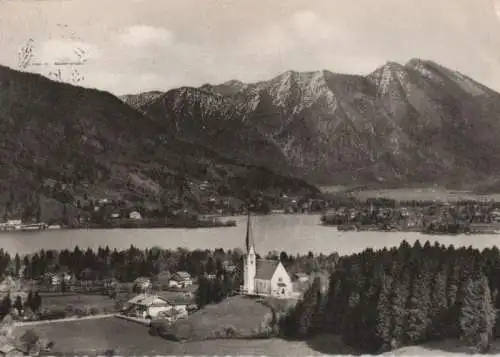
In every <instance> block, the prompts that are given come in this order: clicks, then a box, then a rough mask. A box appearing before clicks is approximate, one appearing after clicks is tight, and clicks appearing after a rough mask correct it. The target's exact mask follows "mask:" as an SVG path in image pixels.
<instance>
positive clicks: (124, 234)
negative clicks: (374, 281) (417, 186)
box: [0, 215, 500, 255]
mask: <svg viewBox="0 0 500 357" xmlns="http://www.w3.org/2000/svg"><path fill="white" fill-rule="evenodd" d="M227 219H234V220H236V222H237V226H236V227H224V228H201V229H182V228H159V229H92V230H86V229H81V230H47V231H41V232H1V233H0V247H2V248H3V249H4V250H7V251H8V252H9V253H11V254H15V253H19V254H25V253H32V252H35V251H38V250H40V249H65V248H68V249H73V248H74V247H75V246H76V245H78V246H79V247H80V248H81V249H86V248H87V247H90V248H94V249H95V248H98V247H99V246H103V247H104V246H106V245H107V246H109V248H110V249H113V248H116V249H118V250H120V249H126V248H128V247H130V245H131V244H133V245H134V246H135V247H137V248H142V249H143V248H147V247H149V248H151V247H153V246H159V247H162V248H171V249H175V248H178V247H185V248H188V249H215V248H223V249H234V248H243V247H244V242H245V231H246V217H243V216H240V217H227ZM252 222H253V223H252V231H253V236H254V241H255V245H256V250H257V252H258V253H260V254H262V255H265V254H266V253H267V252H269V251H272V250H277V251H282V250H284V251H286V252H288V253H292V254H296V253H307V252H308V251H312V252H314V253H324V254H330V253H333V252H338V253H339V254H341V255H345V254H351V253H355V252H360V251H362V250H364V249H366V248H373V249H382V248H384V247H392V246H398V245H399V244H400V243H401V241H403V240H406V241H408V242H409V243H410V244H412V243H413V242H415V241H416V240H420V242H421V243H422V244H423V243H424V242H425V241H427V240H429V241H431V242H434V241H438V242H440V243H441V244H445V245H450V244H453V245H455V246H469V245H471V246H472V247H474V248H478V249H483V248H486V247H492V246H494V245H497V246H500V234H492V235H486V234H483V235H457V236H430V235H423V234H420V233H416V232H339V231H337V228H336V227H331V226H330V227H328V226H322V225H321V224H320V216H319V215H268V216H255V217H253V220H252Z"/></svg>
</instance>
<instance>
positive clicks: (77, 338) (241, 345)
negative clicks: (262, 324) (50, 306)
mask: <svg viewBox="0 0 500 357" xmlns="http://www.w3.org/2000/svg"><path fill="white" fill-rule="evenodd" d="M30 328H32V329H33V330H34V331H35V332H36V333H37V334H38V335H39V336H40V337H41V338H47V339H50V340H52V341H54V342H55V345H54V349H53V351H52V354H54V355H55V354H65V355H75V354H80V355H82V354H84V355H89V356H95V355H103V354H104V353H105V352H106V351H110V350H113V351H114V352H115V354H116V355H143V356H144V355H167V354H170V355H183V354H185V355H219V356H222V355H266V356H283V355H287V356H317V355H322V354H323V353H324V352H321V351H317V350H315V348H313V347H312V346H314V344H313V345H311V346H310V345H309V344H308V343H307V342H301V341H286V340H282V339H277V338H272V339H256V340H223V341H222V340H210V341H194V342H185V343H181V342H173V341H167V340H165V339H163V338H162V337H155V336H151V335H149V334H148V329H147V327H144V326H142V325H140V324H136V323H133V322H129V321H126V320H122V319H118V318H115V317H110V318H104V319H99V320H82V321H71V322H57V323H51V324H44V325H38V326H32V327H18V328H16V330H15V332H14V333H15V335H16V336H21V335H22V334H23V333H24V331H26V330H27V329H30ZM316 340H318V339H315V341H316ZM318 341H321V343H322V344H325V343H326V344H330V345H331V343H332V340H331V339H325V338H322V339H319V340H318ZM338 351H339V352H338V353H342V352H341V351H342V350H341V349H339V350H338Z"/></svg>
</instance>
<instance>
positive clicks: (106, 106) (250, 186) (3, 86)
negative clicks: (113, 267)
mask: <svg viewBox="0 0 500 357" xmlns="http://www.w3.org/2000/svg"><path fill="white" fill-rule="evenodd" d="M145 97H146V95H141V98H145ZM152 97H154V95H152ZM144 103H145V104H149V101H145V102H144ZM0 164H1V165H0V166H1V168H2V169H1V170H0V215H3V216H6V217H17V216H19V215H22V214H24V213H23V212H24V211H26V209H27V207H28V206H30V205H32V204H33V202H40V199H41V198H42V201H44V202H45V201H50V202H52V203H53V204H55V205H56V206H58V211H59V212H61V204H65V205H70V206H71V207H73V208H75V209H76V206H79V205H80V202H79V201H80V200H82V201H83V200H88V199H96V200H97V199H103V198H112V199H116V200H120V201H124V202H128V203H131V204H136V203H137V202H140V203H142V204H144V203H145V204H148V203H150V204H162V205H164V204H166V202H172V201H174V200H178V199H179V197H180V198H181V205H184V206H187V207H189V208H193V209H195V210H196V209H199V205H200V199H199V197H198V196H196V194H193V193H192V192H189V195H187V193H186V192H187V191H190V190H184V188H185V187H187V186H188V185H194V186H199V185H200V184H201V183H205V182H208V183H209V184H210V185H211V187H213V190H218V192H221V191H223V193H221V194H223V195H225V196H228V197H234V198H239V199H241V200H245V199H247V198H248V197H249V196H252V195H260V194H263V195H266V194H269V195H271V196H273V197H277V196H279V195H280V194H281V193H293V194H311V193H316V192H318V191H317V189H316V187H314V186H312V185H309V184H308V183H307V182H305V181H303V180H301V179H296V178H293V177H290V176H283V175H280V174H277V173H275V172H273V171H272V170H269V169H267V168H265V167H260V166H256V165H253V164H251V163H250V164H249V163H247V162H244V161H242V160H239V159H238V158H235V157H230V155H222V154H220V153H217V152H216V151H214V150H213V149H211V148H209V147H207V146H204V145H202V144H200V143H198V142H189V141H188V140H185V139H184V138H177V137H176V136H175V135H171V126H170V123H169V122H168V121H158V120H153V119H151V118H150V117H148V116H145V115H143V114H141V113H139V112H138V111H137V110H134V109H133V108H131V107H130V106H128V105H127V104H125V103H123V102H122V101H121V100H119V99H118V98H117V97H115V96H113V95H111V94H110V93H107V92H102V91H98V90H93V89H85V88H81V87H77V86H73V85H69V84H65V83H60V82H55V81H52V80H49V79H47V78H45V77H43V76H41V75H38V74H31V73H24V72H19V71H15V70H12V69H10V68H7V67H3V66H0ZM180 191H182V192H180ZM182 195H184V197H182ZM186 195H187V196H186ZM182 199H183V200H184V201H182ZM77 202H78V204H77ZM45 211H46V212H47V210H45Z"/></svg>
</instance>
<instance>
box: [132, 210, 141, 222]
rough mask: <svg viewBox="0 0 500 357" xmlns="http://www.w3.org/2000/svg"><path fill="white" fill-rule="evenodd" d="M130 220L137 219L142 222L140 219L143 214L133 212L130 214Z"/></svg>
mask: <svg viewBox="0 0 500 357" xmlns="http://www.w3.org/2000/svg"><path fill="white" fill-rule="evenodd" d="M129 218H130V219H137V220H140V219H142V216H141V214H140V213H139V212H137V211H132V212H130V214H129Z"/></svg>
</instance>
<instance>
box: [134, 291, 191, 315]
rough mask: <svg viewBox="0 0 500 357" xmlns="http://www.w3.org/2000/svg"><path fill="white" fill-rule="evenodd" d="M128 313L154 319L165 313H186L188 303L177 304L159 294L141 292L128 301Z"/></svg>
mask: <svg viewBox="0 0 500 357" xmlns="http://www.w3.org/2000/svg"><path fill="white" fill-rule="evenodd" d="M126 314H127V315H131V316H136V317H139V318H143V319H152V318H157V317H159V316H162V315H164V314H171V315H172V314H173V315H179V316H180V315H186V314H187V306H186V304H176V303H174V302H171V301H168V300H166V299H163V298H161V297H159V296H158V295H147V294H140V295H137V296H135V297H133V298H132V299H130V300H129V301H128V307H127V309H126Z"/></svg>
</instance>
